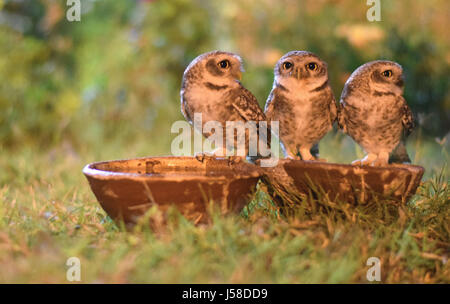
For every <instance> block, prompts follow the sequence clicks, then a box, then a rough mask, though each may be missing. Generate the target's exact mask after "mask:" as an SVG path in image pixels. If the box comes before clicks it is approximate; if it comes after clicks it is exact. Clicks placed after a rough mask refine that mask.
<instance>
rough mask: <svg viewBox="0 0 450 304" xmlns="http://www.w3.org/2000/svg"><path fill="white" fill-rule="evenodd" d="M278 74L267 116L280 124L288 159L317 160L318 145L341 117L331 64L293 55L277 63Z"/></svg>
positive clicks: (297, 53) (311, 56) (309, 55)
mask: <svg viewBox="0 0 450 304" xmlns="http://www.w3.org/2000/svg"><path fill="white" fill-rule="evenodd" d="M274 74H275V77H274V82H273V87H272V91H271V92H270V94H269V97H268V98H267V101H266V106H265V111H264V112H265V114H266V116H267V119H268V120H270V121H279V134H280V141H281V146H282V149H283V152H284V154H285V157H288V158H292V159H299V158H301V159H303V160H315V159H316V157H315V156H313V154H316V153H318V145H317V143H318V142H319V140H320V139H321V138H322V137H324V136H325V134H327V132H328V131H330V129H331V128H332V126H333V123H334V121H335V120H336V117H337V106H336V101H335V99H334V95H333V91H332V90H331V88H330V86H329V81H328V68H327V64H326V63H325V62H324V61H322V60H321V59H320V58H319V57H318V56H317V55H315V54H313V53H310V52H306V51H291V52H289V53H287V54H285V55H284V56H283V57H281V59H280V60H279V61H278V62H277V64H276V65H275V69H274Z"/></svg>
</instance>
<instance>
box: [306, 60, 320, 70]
mask: <svg viewBox="0 0 450 304" xmlns="http://www.w3.org/2000/svg"><path fill="white" fill-rule="evenodd" d="M306 68H308V69H310V70H311V71H315V70H317V69H318V68H319V66H318V65H317V63H315V62H310V63H308V64H307V65H306Z"/></svg>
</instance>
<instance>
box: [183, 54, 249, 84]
mask: <svg viewBox="0 0 450 304" xmlns="http://www.w3.org/2000/svg"><path fill="white" fill-rule="evenodd" d="M242 72H243V67H242V59H241V57H240V56H238V55H236V54H233V53H229V52H222V51H213V52H209V53H204V54H202V55H200V56H198V57H197V58H195V59H194V60H193V61H192V62H191V63H190V64H189V66H188V67H187V68H186V70H185V71H184V74H183V83H184V82H186V81H187V82H197V83H203V82H207V83H210V84H213V85H216V86H221V85H230V84H233V83H236V80H240V79H241V73H242Z"/></svg>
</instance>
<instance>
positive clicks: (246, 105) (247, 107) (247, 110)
mask: <svg viewBox="0 0 450 304" xmlns="http://www.w3.org/2000/svg"><path fill="white" fill-rule="evenodd" d="M232 105H233V107H234V108H235V109H236V111H237V112H238V113H239V115H240V116H241V117H242V118H243V119H244V120H245V121H256V122H258V121H261V120H266V115H264V112H263V111H262V110H261V108H260V107H259V104H258V100H256V97H255V96H253V94H252V93H251V92H250V91H249V90H247V89H246V88H244V87H242V86H241V88H240V90H239V94H237V96H236V97H235V98H234V100H233V101H232Z"/></svg>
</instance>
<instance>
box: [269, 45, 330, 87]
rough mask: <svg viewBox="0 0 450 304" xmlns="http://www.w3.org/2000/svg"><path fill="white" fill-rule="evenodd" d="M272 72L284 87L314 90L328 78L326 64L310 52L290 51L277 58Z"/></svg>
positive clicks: (276, 80)
mask: <svg viewBox="0 0 450 304" xmlns="http://www.w3.org/2000/svg"><path fill="white" fill-rule="evenodd" d="M274 74H275V82H277V83H279V84H281V85H283V86H285V87H292V86H301V88H302V89H307V90H314V89H315V88H317V87H320V86H321V85H323V84H324V83H325V82H326V81H327V80H328V66H327V64H326V63H325V62H324V61H322V60H321V59H320V58H319V57H318V56H317V55H315V54H313V53H311V52H306V51H291V52H289V53H287V54H285V55H284V56H283V57H281V59H280V60H278V62H277V64H276V65H275V69H274Z"/></svg>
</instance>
